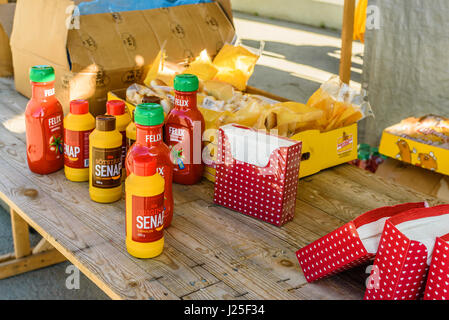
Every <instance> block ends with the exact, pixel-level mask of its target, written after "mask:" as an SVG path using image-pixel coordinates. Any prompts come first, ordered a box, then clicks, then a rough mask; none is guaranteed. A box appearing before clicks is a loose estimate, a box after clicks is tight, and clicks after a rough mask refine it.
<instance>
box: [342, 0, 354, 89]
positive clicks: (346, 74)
mask: <svg viewBox="0 0 449 320" xmlns="http://www.w3.org/2000/svg"><path fill="white" fill-rule="evenodd" d="M354 16H355V0H345V5H344V8H343V25H342V30H341V58H340V79H341V81H342V82H344V83H347V84H349V81H350V80H351V65H352V37H353V34H354Z"/></svg>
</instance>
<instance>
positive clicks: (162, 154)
mask: <svg viewBox="0 0 449 320" xmlns="http://www.w3.org/2000/svg"><path fill="white" fill-rule="evenodd" d="M134 122H135V124H136V142H135V143H134V144H133V145H132V146H131V147H130V148H129V151H128V154H127V155H126V161H125V165H126V174H127V175H129V174H130V173H131V172H132V168H133V159H135V158H136V157H141V156H147V155H149V156H150V159H154V160H156V161H157V172H158V173H159V174H160V175H161V176H162V177H163V178H164V180H165V189H164V207H165V215H164V228H167V227H169V226H170V224H171V221H172V218H173V194H172V181H173V164H172V162H171V159H170V149H169V148H168V147H167V145H166V144H165V143H164V142H163V141H162V126H163V125H164V109H163V108H162V106H161V105H159V104H156V103H142V104H139V105H138V106H137V107H136V109H135V111H134Z"/></svg>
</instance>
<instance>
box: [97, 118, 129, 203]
mask: <svg viewBox="0 0 449 320" xmlns="http://www.w3.org/2000/svg"><path fill="white" fill-rule="evenodd" d="M115 121H116V119H115V117H114V116H109V115H104V116H97V118H96V128H95V130H94V131H92V133H91V134H90V136H89V164H90V165H89V194H90V198H91V199H92V200H93V201H96V202H101V203H109V202H114V201H117V200H119V199H121V197H122V135H121V134H120V132H118V130H117V129H116V126H115Z"/></svg>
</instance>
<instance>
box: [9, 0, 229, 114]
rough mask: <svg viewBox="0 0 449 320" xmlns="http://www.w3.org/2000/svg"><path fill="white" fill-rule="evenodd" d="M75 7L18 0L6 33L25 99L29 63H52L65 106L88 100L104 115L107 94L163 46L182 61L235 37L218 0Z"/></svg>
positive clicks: (62, 1) (137, 73)
mask: <svg viewBox="0 0 449 320" xmlns="http://www.w3.org/2000/svg"><path fill="white" fill-rule="evenodd" d="M224 1H225V2H226V1H227V0H224ZM78 2H79V1H78ZM73 8H74V2H73V1H69V0H58V1H54V0H20V1H19V2H18V3H17V8H16V15H15V18H14V27H13V33H12V37H11V48H12V54H13V63H14V70H15V84H16V89H17V90H18V91H19V92H20V93H22V94H24V95H25V96H28V97H29V96H30V94H31V87H30V84H29V78H28V72H29V68H30V67H31V66H33V65H37V64H50V65H52V66H53V67H54V68H55V71H56V84H55V86H56V96H57V98H58V99H59V101H60V102H61V103H62V105H63V107H64V110H65V111H66V112H67V111H68V105H69V101H70V100H73V99H89V102H90V106H91V112H92V113H93V114H94V115H98V114H103V113H104V112H105V102H106V97H107V92H108V91H109V90H114V89H120V88H126V87H128V86H129V85H130V84H132V83H134V82H141V81H142V77H143V76H144V74H145V70H146V68H148V67H149V65H150V64H151V63H152V61H153V60H154V58H155V57H156V55H157V54H158V52H159V51H160V49H161V46H162V45H164V48H165V50H166V53H167V59H168V60H169V61H172V62H183V61H185V60H186V58H193V57H195V56H197V55H198V54H199V53H200V52H201V51H202V50H203V49H207V51H208V52H209V53H210V54H211V55H215V54H216V53H217V52H218V51H219V50H220V48H221V47H222V46H223V44H224V43H226V42H231V41H232V40H233V38H234V35H235V30H234V27H233V25H232V23H231V21H230V20H229V19H228V16H227V14H226V13H225V11H223V9H222V7H221V5H220V4H219V3H216V2H213V3H202V4H195V5H184V6H178V7H171V8H162V9H153V10H143V11H128V12H120V13H103V14H92V15H85V16H80V17H78V19H71V12H72V10H73ZM78 22H79V23H78ZM67 25H68V26H69V27H70V28H69V29H68V28H67ZM78 25H79V27H78Z"/></svg>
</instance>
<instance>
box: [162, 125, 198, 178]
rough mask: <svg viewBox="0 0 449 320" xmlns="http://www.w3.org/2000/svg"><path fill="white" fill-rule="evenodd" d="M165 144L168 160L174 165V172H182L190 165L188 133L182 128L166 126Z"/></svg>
mask: <svg viewBox="0 0 449 320" xmlns="http://www.w3.org/2000/svg"><path fill="white" fill-rule="evenodd" d="M167 132H168V139H167V142H168V143H167V144H168V147H169V148H170V158H171V160H172V162H173V164H174V165H175V170H182V169H184V168H185V165H186V164H189V163H190V155H191V152H192V151H191V150H190V133H189V130H187V129H186V128H184V127H181V126H177V125H171V124H170V125H168V128H167Z"/></svg>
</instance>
